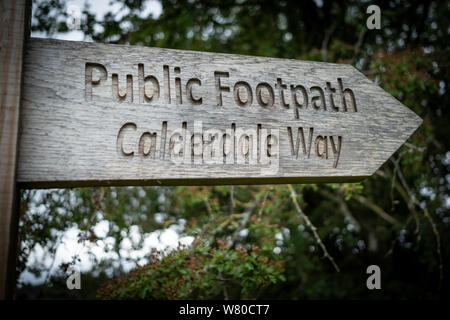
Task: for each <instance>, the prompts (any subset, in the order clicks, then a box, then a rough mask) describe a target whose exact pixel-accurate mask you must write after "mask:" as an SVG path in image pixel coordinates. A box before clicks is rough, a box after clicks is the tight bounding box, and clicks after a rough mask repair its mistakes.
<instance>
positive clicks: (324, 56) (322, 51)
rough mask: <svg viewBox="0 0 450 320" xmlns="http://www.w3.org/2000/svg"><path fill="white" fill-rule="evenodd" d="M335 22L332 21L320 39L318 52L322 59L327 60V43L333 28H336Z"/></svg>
mask: <svg viewBox="0 0 450 320" xmlns="http://www.w3.org/2000/svg"><path fill="white" fill-rule="evenodd" d="M336 26H337V24H336V23H333V24H332V25H331V26H330V28H328V30H327V31H326V32H325V36H324V37H323V40H322V47H321V48H320V54H321V55H322V61H327V48H328V43H329V42H330V38H331V35H332V34H333V32H334V30H336Z"/></svg>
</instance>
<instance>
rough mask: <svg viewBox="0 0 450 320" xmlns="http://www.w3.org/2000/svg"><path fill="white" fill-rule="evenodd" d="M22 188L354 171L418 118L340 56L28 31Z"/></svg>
mask: <svg viewBox="0 0 450 320" xmlns="http://www.w3.org/2000/svg"><path fill="white" fill-rule="evenodd" d="M21 108H22V109H21V117H22V131H21V137H20V152H19V155H20V158H19V171H18V181H19V183H20V184H22V185H24V186H34V187H52V186H63V187H67V186H83V185H86V186H87V185H110V184H114V185H131V184H135V185H137V184H149V185H150V184H166V185H170V184H172V185H176V184H185V185H189V184H228V183H233V184H244V183H245V184H248V183H284V182H303V183H307V182H345V181H358V180H361V179H363V178H364V177H367V176H370V175H372V174H373V173H374V172H375V171H376V170H377V169H378V168H379V167H380V166H381V165H382V164H383V163H384V162H385V161H386V160H387V159H388V158H389V157H390V156H391V155H392V154H393V153H394V152H395V151H396V150H397V149H398V148H399V147H400V146H401V145H402V144H403V143H404V142H405V141H406V139H408V137H409V136H410V135H411V134H412V133H413V132H414V131H415V130H416V129H417V128H418V127H419V125H420V124H421V122H422V120H421V119H420V118H419V117H418V116H417V115H416V114H414V113H413V112H412V111H410V110H409V109H408V108H407V107H405V106H403V105H402V104H401V103H400V102H398V101H397V100H396V99H395V98H393V97H392V96H391V95H390V94H388V93H387V92H385V91H384V90H382V89H381V88H380V87H379V86H377V85H375V84H373V83H372V82H371V81H370V80H368V79H367V78H366V77H365V76H364V75H363V74H361V73H360V72H359V71H358V70H356V69H355V68H354V67H352V66H350V65H344V64H332V63H321V62H308V61H299V60H286V59H272V58H264V57H249V56H240V55H228V54H217V53H206V52H194V51H180V50H167V49H157V48H147V47H138V46H118V45H104V44H94V43H82V42H68V41H57V40H44V39H31V40H30V41H29V43H28V45H27V52H26V58H25V64H24V88H23V101H22V106H21Z"/></svg>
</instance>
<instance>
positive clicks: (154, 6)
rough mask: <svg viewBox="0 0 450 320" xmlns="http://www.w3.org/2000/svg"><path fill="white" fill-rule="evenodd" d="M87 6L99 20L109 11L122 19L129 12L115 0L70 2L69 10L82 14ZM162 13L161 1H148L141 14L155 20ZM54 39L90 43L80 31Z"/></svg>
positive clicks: (70, 0) (73, 0) (41, 34)
mask: <svg viewBox="0 0 450 320" xmlns="http://www.w3.org/2000/svg"><path fill="white" fill-rule="evenodd" d="M85 4H88V5H89V6H90V11H91V12H92V13H95V14H96V17H97V20H103V19H102V18H103V17H104V16H105V14H106V13H107V12H108V11H112V12H113V13H114V14H116V13H117V17H118V18H119V19H120V17H122V16H123V15H125V14H126V13H127V11H125V10H128V9H123V7H122V5H121V4H120V3H117V2H115V1H113V0H91V1H89V0H69V1H68V2H67V9H68V10H71V9H72V10H73V8H75V9H77V8H78V10H79V11H80V12H81V11H82V10H83V8H84V7H85ZM71 12H73V11H71ZM161 12H162V6H161V2H160V1H157V0H147V1H146V2H145V3H144V10H143V11H142V12H141V17H147V16H148V15H149V14H152V15H153V17H154V18H157V17H159V16H160V15H161ZM31 36H33V37H39V38H46V35H45V34H44V33H42V32H33V33H32V34H31ZM52 38H54V39H60V40H71V41H89V39H86V38H85V37H84V34H83V32H81V31H80V30H73V31H70V32H67V33H57V34H54V35H52Z"/></svg>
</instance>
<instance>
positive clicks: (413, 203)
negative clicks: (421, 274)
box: [391, 160, 444, 290]
mask: <svg viewBox="0 0 450 320" xmlns="http://www.w3.org/2000/svg"><path fill="white" fill-rule="evenodd" d="M391 161H393V160H391ZM397 174H398V177H399V179H400V181H401V183H402V185H403V187H404V188H405V190H406V193H407V194H408V203H409V205H408V207H412V208H414V206H416V205H417V206H419V207H421V206H420V203H419V201H418V200H417V198H416V196H415V195H414V193H413V192H412V191H411V189H410V188H409V186H408V184H407V182H406V179H405V177H404V176H403V173H402V170H401V169H400V168H398V170H397ZM423 214H424V216H425V217H426V218H427V220H428V222H429V223H430V225H431V228H432V230H433V234H434V236H435V238H436V253H437V255H438V259H439V290H441V288H442V282H443V279H444V262H443V258H442V252H441V240H440V239H441V237H440V234H439V230H438V229H437V227H436V224H435V223H434V221H433V218H431V215H430V213H429V212H428V209H427V207H426V205H424V208H423Z"/></svg>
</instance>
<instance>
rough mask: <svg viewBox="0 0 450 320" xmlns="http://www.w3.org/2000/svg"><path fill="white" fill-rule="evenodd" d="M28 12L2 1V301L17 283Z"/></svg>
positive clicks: (22, 5)
mask: <svg viewBox="0 0 450 320" xmlns="http://www.w3.org/2000/svg"><path fill="white" fill-rule="evenodd" d="M26 11H27V1H25V0H17V1H0V299H4V298H5V297H7V296H8V295H9V294H8V292H10V291H11V287H12V286H13V285H14V283H11V281H8V278H9V279H10V280H12V281H14V280H15V279H14V276H13V275H12V274H13V273H14V272H15V247H16V246H15V243H14V242H15V241H14V238H15V236H14V234H15V233H16V231H17V230H16V229H17V225H16V219H17V203H16V201H17V189H16V182H15V177H16V163H17V152H18V135H19V134H18V133H19V111H20V108H19V107H20V96H21V77H22V57H23V47H24V35H25V32H27V31H28V30H27V29H26V28H25V26H26V24H27V19H25V17H26ZM8 274H9V275H8Z"/></svg>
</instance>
